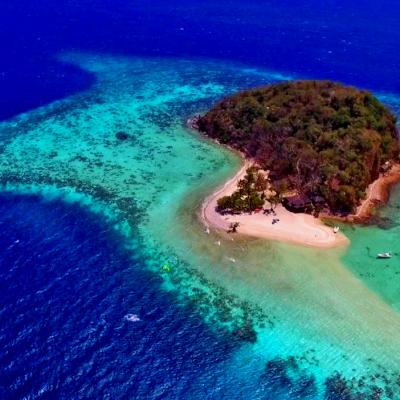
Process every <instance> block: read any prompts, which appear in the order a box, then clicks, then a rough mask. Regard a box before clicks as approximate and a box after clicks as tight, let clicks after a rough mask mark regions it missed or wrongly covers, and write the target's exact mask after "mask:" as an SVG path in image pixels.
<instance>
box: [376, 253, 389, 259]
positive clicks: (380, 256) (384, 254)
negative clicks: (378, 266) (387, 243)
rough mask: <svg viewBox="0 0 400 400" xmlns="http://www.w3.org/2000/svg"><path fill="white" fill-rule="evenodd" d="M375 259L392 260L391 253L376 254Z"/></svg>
mask: <svg viewBox="0 0 400 400" xmlns="http://www.w3.org/2000/svg"><path fill="white" fill-rule="evenodd" d="M376 258H392V253H390V252H387V253H378V254H377V255H376Z"/></svg>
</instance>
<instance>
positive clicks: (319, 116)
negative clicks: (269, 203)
mask: <svg viewBox="0 0 400 400" xmlns="http://www.w3.org/2000/svg"><path fill="white" fill-rule="evenodd" d="M197 125H198V128H199V130H200V131H202V132H204V133H206V134H207V135H208V136H210V137H212V138H214V139H217V140H218V141H219V142H221V143H223V144H228V145H230V146H231V147H233V148H235V149H237V150H240V151H241V152H243V153H244V154H245V155H246V156H247V157H249V158H252V159H254V161H255V162H256V163H257V164H258V165H260V167H261V168H262V169H263V170H265V171H269V174H268V179H269V181H270V183H271V185H272V187H273V188H274V189H276V192H278V193H283V192H287V191H292V192H295V193H297V194H298V195H299V196H303V197H305V198H307V199H309V200H310V203H311V204H312V206H313V207H321V208H326V209H328V210H329V211H330V212H331V213H332V214H340V215H343V214H349V213H352V212H354V210H355V208H356V207H357V205H359V204H360V202H361V200H362V199H363V198H364V197H365V191H366V188H367V186H368V185H369V184H370V183H371V182H372V181H374V180H375V179H376V178H377V177H378V176H379V173H380V172H381V171H382V170H383V169H384V168H387V166H388V165H389V164H390V163H391V162H393V161H397V160H398V155H399V143H398V136H397V129H396V117H395V116H394V115H393V114H392V113H391V112H390V111H389V110H388V109H387V108H386V107H385V106H384V105H383V104H382V103H381V102H380V101H379V100H378V99H376V98H375V97H374V96H373V95H372V94H371V93H369V92H367V91H364V90H358V89H355V88H353V87H348V86H344V85H342V84H339V83H334V82H330V81H294V82H284V83H279V84H274V85H271V86H267V87H263V88H259V89H252V90H247V91H244V92H241V93H238V94H236V95H234V96H232V97H228V98H226V99H224V100H222V101H221V102H220V103H218V104H217V105H216V106H214V107H213V108H212V109H211V110H210V111H209V112H207V113H206V114H205V115H204V116H201V117H199V119H198V121H197ZM257 180H258V183H257ZM264 184H265V183H264V182H263V179H262V177H261V176H260V175H259V174H258V172H257V171H255V170H252V171H249V173H248V174H247V177H246V179H245V180H244V181H242V182H241V185H242V187H239V190H238V192H237V193H236V194H235V195H234V196H233V197H232V196H231V197H230V198H225V199H224V200H222V201H220V202H219V205H220V206H221V209H223V208H224V207H225V206H226V207H225V208H232V209H235V208H236V205H237V207H238V208H239V209H246V208H247V209H249V210H251V209H254V208H256V207H257V206H259V205H260V204H261V202H263V200H264V198H262V193H263V192H264V189H263V188H262V187H261V186H262V185H264ZM223 202H226V203H227V204H223ZM235 202H236V203H235ZM235 204H236V205H235ZM228 206H229V207H228Z"/></svg>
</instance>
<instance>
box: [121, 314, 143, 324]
mask: <svg viewBox="0 0 400 400" xmlns="http://www.w3.org/2000/svg"><path fill="white" fill-rule="evenodd" d="M124 318H125V319H126V320H127V321H129V322H139V321H140V318H139V317H138V316H137V315H136V314H127V315H125V317H124Z"/></svg>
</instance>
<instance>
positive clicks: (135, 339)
mask: <svg viewBox="0 0 400 400" xmlns="http://www.w3.org/2000/svg"><path fill="white" fill-rule="evenodd" d="M120 242H121V238H119V237H118V236H117V235H116V233H115V232H114V231H113V230H112V229H110V228H109V227H108V225H107V224H106V222H105V221H103V222H102V221H101V220H100V221H99V218H98V216H94V215H92V214H89V213H88V212H86V211H85V210H83V209H81V208H79V207H77V206H76V205H67V204H64V203H61V202H54V201H53V202H47V201H44V200H41V199H39V198H37V197H26V196H23V197H22V196H13V195H1V196H0V349H1V351H0V366H1V374H0V398H1V399H22V398H41V399H71V398H85V399H86V398H91V399H103V398H110V399H121V398H124V399H125V398H142V399H144V398H152V399H158V398H171V399H173V398H182V397H183V396H184V394H185V393H187V392H189V393H193V392H196V393H200V394H203V396H204V395H205V393H206V392H205V390H206V389H207V380H208V379H210V378H211V377H212V375H213V372H212V371H213V370H214V369H218V365H219V364H220V363H222V362H223V361H224V359H225V358H226V357H229V355H230V350H231V349H232V348H233V347H234V346H235V345H236V344H237V343H235V341H234V340H233V339H232V337H231V336H230V335H229V338H228V337H226V336H224V334H222V333H221V332H212V331H210V329H209V328H207V325H205V324H203V323H202V321H201V320H200V319H198V318H196V317H195V316H194V315H195V314H194V313H193V310H190V309H189V308H183V307H182V306H181V305H179V304H177V302H176V299H175V298H174V297H173V296H171V295H169V294H168V293H166V292H165V291H163V290H160V287H159V286H160V281H161V279H160V278H159V277H157V276H155V275H154V274H150V273H149V272H146V271H145V270H144V269H143V268H142V263H141V260H140V259H132V258H131V255H128V253H127V251H126V250H124V248H122V245H119V243H120ZM128 314H135V315H136V316H137V317H138V318H139V319H140V321H137V322H130V321H128V320H127V318H126V316H127V315H128ZM205 371H206V372H207V373H206V374H205V373H204V372H205ZM203 375H204V376H203ZM203 396H200V397H203Z"/></svg>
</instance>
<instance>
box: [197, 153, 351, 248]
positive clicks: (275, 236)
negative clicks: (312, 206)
mask: <svg viewBox="0 0 400 400" xmlns="http://www.w3.org/2000/svg"><path fill="white" fill-rule="evenodd" d="M243 160H244V164H243V165H242V167H241V168H240V169H239V171H238V172H236V174H235V175H234V176H233V177H231V178H230V179H228V181H226V182H225V183H224V184H223V185H222V186H221V187H219V188H218V189H217V190H216V191H215V192H213V193H212V194H211V195H209V196H208V197H207V198H206V199H205V200H204V201H203V204H202V207H201V219H202V221H203V223H204V224H205V225H206V227H207V228H215V229H217V230H219V231H224V232H226V231H227V230H228V229H229V225H230V223H232V222H239V223H240V226H239V229H238V234H242V235H246V236H251V237H257V238H263V239H269V240H277V241H283V242H288V243H293V244H298V245H303V246H308V247H319V248H334V247H339V246H346V245H348V244H349V240H348V239H347V237H346V236H345V235H344V234H343V233H341V232H338V233H336V234H335V233H334V232H333V229H332V228H330V227H328V226H326V225H325V224H324V223H323V222H322V221H321V220H320V219H318V218H315V217H313V216H312V215H309V214H303V213H299V214H295V213H291V212H290V211H288V210H286V209H285V208H284V207H283V206H282V205H278V206H277V207H276V208H275V212H276V217H272V216H269V215H264V214H262V213H253V214H241V215H221V214H219V213H218V212H217V211H216V210H215V207H216V205H217V200H218V199H219V198H220V197H222V196H225V195H230V194H231V193H232V192H233V191H234V190H236V187H237V182H238V181H239V180H240V179H242V178H243V176H244V175H245V173H246V169H247V168H248V167H249V166H250V165H252V164H253V163H252V162H251V161H250V160H248V159H244V158H243ZM273 218H278V219H279V222H278V223H276V224H272V219H273Z"/></svg>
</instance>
